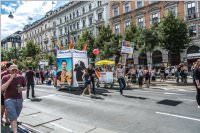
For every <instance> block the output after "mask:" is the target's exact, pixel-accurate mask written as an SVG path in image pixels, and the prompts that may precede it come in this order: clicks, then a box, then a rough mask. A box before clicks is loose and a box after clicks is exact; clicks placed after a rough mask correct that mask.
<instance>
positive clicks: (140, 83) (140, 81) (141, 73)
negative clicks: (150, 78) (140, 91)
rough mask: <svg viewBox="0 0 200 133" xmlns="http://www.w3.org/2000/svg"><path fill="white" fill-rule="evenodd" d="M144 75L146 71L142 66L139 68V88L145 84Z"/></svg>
mask: <svg viewBox="0 0 200 133" xmlns="http://www.w3.org/2000/svg"><path fill="white" fill-rule="evenodd" d="M143 77H144V72H143V70H142V68H141V67H139V70H138V83H139V88H142V85H143Z"/></svg>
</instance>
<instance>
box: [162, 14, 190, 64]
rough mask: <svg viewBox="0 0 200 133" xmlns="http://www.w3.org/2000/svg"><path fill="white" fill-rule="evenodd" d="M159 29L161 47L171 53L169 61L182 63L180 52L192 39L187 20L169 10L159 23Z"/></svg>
mask: <svg viewBox="0 0 200 133" xmlns="http://www.w3.org/2000/svg"><path fill="white" fill-rule="evenodd" d="M158 29H159V39H160V41H161V47H163V48H164V49H166V50H168V53H169V63H170V64H171V65H176V64H177V63H180V52H182V51H183V49H185V48H186V47H187V46H188V44H189V43H190V41H191V39H190V37H189V35H188V28H187V24H186V22H184V21H183V20H181V19H179V18H178V17H175V16H174V15H173V14H172V13H171V12H169V13H168V15H167V16H166V17H164V18H163V20H162V21H161V23H160V24H159V28H158ZM172 53H173V54H172ZM177 57H178V58H177ZM173 59H174V60H173Z"/></svg>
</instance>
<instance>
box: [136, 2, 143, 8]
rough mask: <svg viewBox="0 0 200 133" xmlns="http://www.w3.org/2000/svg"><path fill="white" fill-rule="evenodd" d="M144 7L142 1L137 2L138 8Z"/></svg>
mask: <svg viewBox="0 0 200 133" xmlns="http://www.w3.org/2000/svg"><path fill="white" fill-rule="evenodd" d="M142 6H143V3H142V0H137V8H141V7H142Z"/></svg>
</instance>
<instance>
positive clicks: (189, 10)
mask: <svg viewBox="0 0 200 133" xmlns="http://www.w3.org/2000/svg"><path fill="white" fill-rule="evenodd" d="M187 14H188V16H190V15H193V14H195V2H188V3H187Z"/></svg>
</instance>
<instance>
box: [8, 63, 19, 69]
mask: <svg viewBox="0 0 200 133" xmlns="http://www.w3.org/2000/svg"><path fill="white" fill-rule="evenodd" d="M9 70H18V67H17V65H14V64H13V65H11V66H10V67H9Z"/></svg>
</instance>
